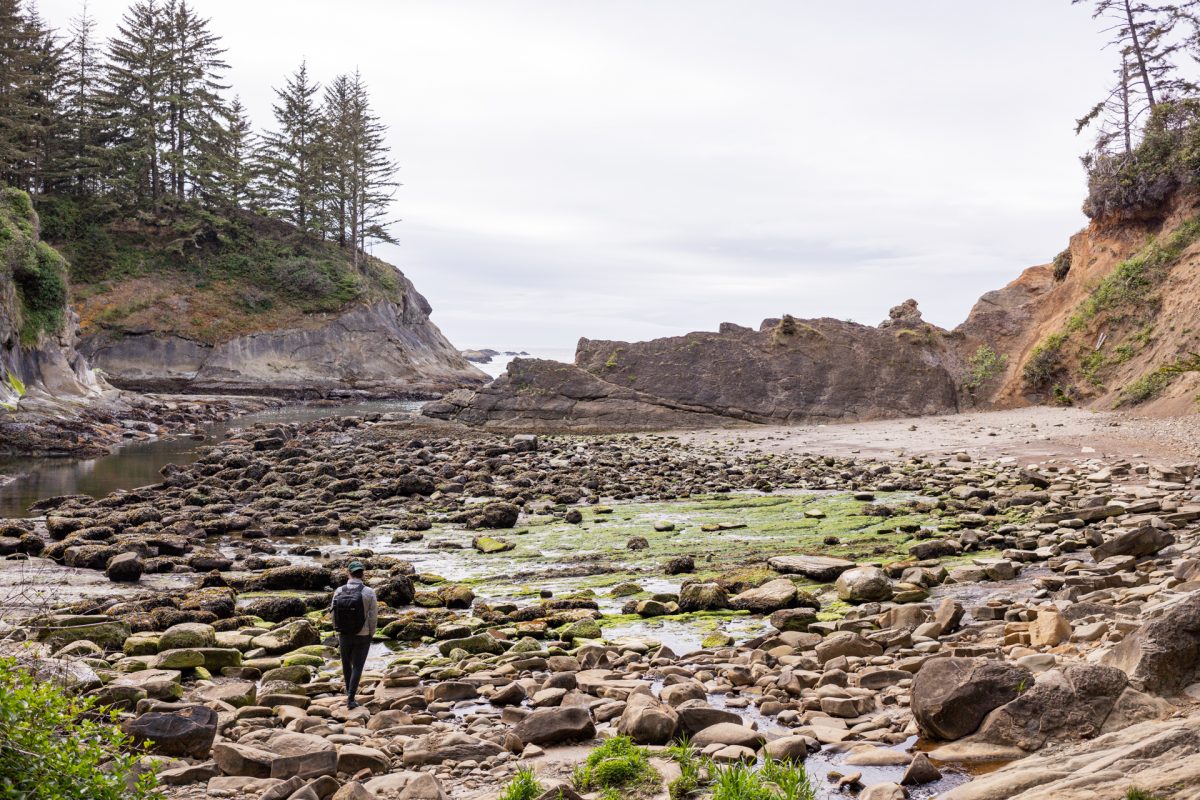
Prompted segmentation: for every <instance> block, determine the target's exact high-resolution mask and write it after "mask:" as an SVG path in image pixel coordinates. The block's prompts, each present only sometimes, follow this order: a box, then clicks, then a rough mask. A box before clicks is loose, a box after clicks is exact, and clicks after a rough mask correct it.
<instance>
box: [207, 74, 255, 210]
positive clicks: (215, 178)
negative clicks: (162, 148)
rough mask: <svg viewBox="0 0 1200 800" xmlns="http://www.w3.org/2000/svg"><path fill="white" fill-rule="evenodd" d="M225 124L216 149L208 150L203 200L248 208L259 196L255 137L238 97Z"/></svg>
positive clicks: (234, 100)
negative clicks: (208, 185)
mask: <svg viewBox="0 0 1200 800" xmlns="http://www.w3.org/2000/svg"><path fill="white" fill-rule="evenodd" d="M228 118H229V119H228V125H227V126H226V128H225V129H224V131H223V134H222V138H221V139H220V141H219V142H218V146H217V147H215V148H214V149H213V150H211V151H209V158H208V159H207V160H206V165H207V167H208V170H207V174H208V175H210V176H211V189H210V190H206V192H205V199H208V200H210V201H214V200H215V201H216V202H217V203H219V204H221V205H226V206H231V207H233V208H251V207H252V206H253V205H254V204H255V202H256V201H257V198H258V196H259V192H260V187H259V185H258V180H259V176H258V172H257V168H256V164H255V152H256V151H257V148H258V137H257V135H256V134H255V133H254V127H253V126H252V125H251V124H250V117H249V116H248V114H247V113H246V107H245V106H244V105H242V99H241V98H240V97H234V98H233V102H232V103H231V104H230V106H229V112H228Z"/></svg>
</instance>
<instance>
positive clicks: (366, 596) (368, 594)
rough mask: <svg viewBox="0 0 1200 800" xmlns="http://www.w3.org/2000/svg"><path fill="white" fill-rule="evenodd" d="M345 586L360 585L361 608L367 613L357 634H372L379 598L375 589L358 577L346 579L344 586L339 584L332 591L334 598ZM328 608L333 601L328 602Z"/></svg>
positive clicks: (331, 606) (331, 605)
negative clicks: (364, 621) (361, 588)
mask: <svg viewBox="0 0 1200 800" xmlns="http://www.w3.org/2000/svg"><path fill="white" fill-rule="evenodd" d="M347 586H362V587H363V590H362V596H363V610H364V611H365V612H366V614H367V621H366V623H364V624H363V626H362V630H361V631H359V632H358V634H357V635H358V636H374V635H375V625H376V624H377V623H378V622H379V600H378V599H377V598H376V597H375V590H374V589H372V588H371V587H370V586H367V585H365V584H364V583H363V582H362V581H361V580H359V579H358V578H351V579H350V580H348V581H346V584H345V586H339V587H338V588H337V591H335V592H334V593H333V596H334V599H336V598H337V596H338V592H342V591H344V590H345V589H346V587H347ZM329 608H330V610H331V611H332V610H333V603H332V602H331V603H330V604H329Z"/></svg>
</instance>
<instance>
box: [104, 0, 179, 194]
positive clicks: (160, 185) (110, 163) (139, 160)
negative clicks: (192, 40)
mask: <svg viewBox="0 0 1200 800" xmlns="http://www.w3.org/2000/svg"><path fill="white" fill-rule="evenodd" d="M167 38H168V31H167V25H166V19H165V14H164V9H163V7H162V6H161V5H160V4H159V3H158V2H157V0H137V2H135V3H134V4H133V5H132V6H130V8H129V10H128V11H127V12H126V13H125V17H124V18H123V19H122V20H121V23H120V25H119V26H118V28H117V35H116V36H115V37H113V39H112V40H111V41H110V42H109V44H108V63H107V64H106V65H105V70H104V78H103V89H102V91H101V94H100V101H101V103H102V114H103V124H104V127H105V135H106V139H107V141H106V144H107V145H108V149H107V154H108V158H107V159H106V163H105V169H106V171H107V173H108V176H109V179H110V181H111V183H112V185H113V187H114V188H115V189H116V190H117V191H118V192H119V193H120V194H122V195H124V196H125V197H126V199H128V200H130V201H132V202H134V203H136V204H138V205H142V206H146V205H150V206H156V207H157V206H158V205H159V204H160V202H161V200H162V198H163V195H164V194H165V193H166V192H167V191H168V188H169V187H168V186H167V181H166V179H165V172H164V168H163V159H162V155H161V152H160V148H161V147H162V146H163V145H166V144H169V143H168V142H164V141H163V132H164V131H165V130H166V128H167V115H168V112H169V107H168V103H167V100H168V91H169V86H168V77H169V67H170V53H169V52H168V51H167V50H166V49H165V48H163V47H162V46H161V42H162V41H164V40H166V39H167Z"/></svg>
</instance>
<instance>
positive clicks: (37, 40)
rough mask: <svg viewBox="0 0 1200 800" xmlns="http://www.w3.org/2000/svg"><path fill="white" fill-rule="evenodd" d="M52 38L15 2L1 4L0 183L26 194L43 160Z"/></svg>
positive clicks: (2, 2)
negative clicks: (47, 83)
mask: <svg viewBox="0 0 1200 800" xmlns="http://www.w3.org/2000/svg"><path fill="white" fill-rule="evenodd" d="M50 36H51V34H50V32H49V31H47V30H45V29H44V27H43V26H42V24H41V21H40V20H39V19H38V18H37V16H36V14H35V15H32V16H30V15H26V14H25V12H24V10H23V9H22V7H21V3H20V2H19V0H0V181H3V182H4V183H8V184H11V185H13V186H17V187H19V188H22V189H28V190H33V189H35V188H36V187H35V186H34V183H33V179H34V172H35V165H36V164H38V163H39V161H41V160H42V158H43V157H44V154H43V153H41V152H39V151H40V149H41V146H42V145H43V144H44V140H43V136H42V133H43V131H42V130H41V129H42V128H43V126H44V125H45V123H46V118H47V114H48V110H47V108H46V107H45V103H46V101H47V100H48V96H47V91H46V90H47V88H48V87H47V85H46V79H47V78H48V77H50V73H49V71H48V70H49V67H51V66H52V64H51V63H49V62H48V61H47V56H48V52H47V45H48V39H49V37H50Z"/></svg>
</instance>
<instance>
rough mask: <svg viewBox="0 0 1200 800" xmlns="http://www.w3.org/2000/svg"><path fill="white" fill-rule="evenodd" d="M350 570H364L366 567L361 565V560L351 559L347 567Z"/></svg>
mask: <svg viewBox="0 0 1200 800" xmlns="http://www.w3.org/2000/svg"><path fill="white" fill-rule="evenodd" d="M347 569H348V570H350V571H351V572H366V570H367V568H366V567H364V566H363V564H362V562H361V561H351V562H350V566H348V567H347Z"/></svg>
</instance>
